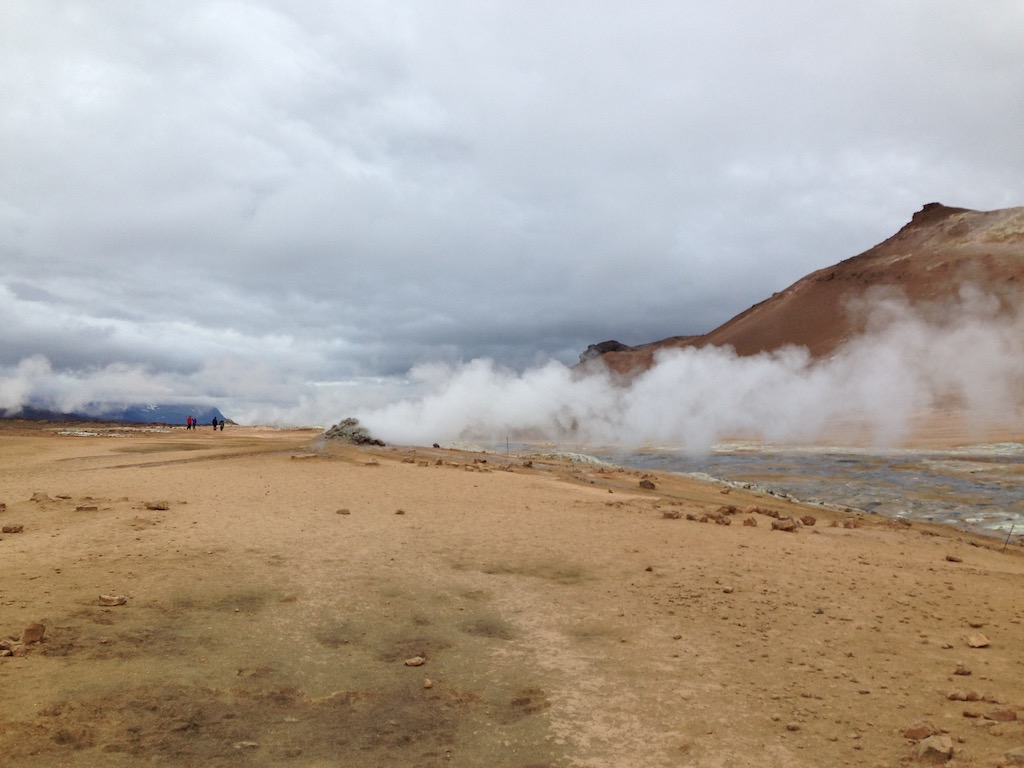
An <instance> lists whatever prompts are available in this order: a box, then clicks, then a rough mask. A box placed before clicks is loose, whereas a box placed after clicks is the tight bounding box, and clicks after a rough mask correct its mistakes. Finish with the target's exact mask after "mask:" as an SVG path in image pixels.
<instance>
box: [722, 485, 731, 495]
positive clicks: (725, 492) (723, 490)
mask: <svg viewBox="0 0 1024 768" xmlns="http://www.w3.org/2000/svg"><path fill="white" fill-rule="evenodd" d="M731 492H732V488H730V487H729V486H728V485H726V486H723V487H722V489H721V490H720V491H719V493H722V494H729V493H731Z"/></svg>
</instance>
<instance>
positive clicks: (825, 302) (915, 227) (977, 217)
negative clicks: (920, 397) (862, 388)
mask: <svg viewBox="0 0 1024 768" xmlns="http://www.w3.org/2000/svg"><path fill="white" fill-rule="evenodd" d="M967 285H971V286H974V287H976V288H978V289H979V290H980V291H982V292H983V293H985V294H988V295H991V296H994V297H996V298H997V299H998V300H999V302H1000V305H1001V307H1002V308H1003V309H1004V310H1006V311H1009V310H1012V309H1016V308H1019V307H1020V305H1021V303H1022V299H1024V207H1021V208H1006V209H1003V210H998V211H972V210H968V209H966V208H950V207H948V206H945V205H941V204H939V203H929V204H928V205H926V206H924V208H922V209H921V210H920V211H918V212H917V213H916V214H914V217H913V219H912V220H911V221H910V223H909V224H907V225H906V226H905V227H903V229H901V230H900V231H899V232H897V233H896V234H895V235H893V236H892V237H890V238H889V239H888V240H885V241H884V242H882V243H879V244H878V245H876V246H875V247H873V248H871V249H870V250H867V251H865V252H864V253H862V254H860V255H859V256H854V257H852V258H849V259H846V260H845V261H842V262H840V263H839V264H836V265H835V266H832V267H827V268H826V269H821V270H818V271H817V272H813V273H811V274H810V275H808V276H807V277H804V278H803V279H801V280H799V281H797V282H796V283H794V284H793V285H791V286H790V287H789V288H786V289H785V290H783V291H780V292H779V293H776V294H774V295H773V296H772V297H771V298H769V299H766V300H764V301H762V302H761V303H760V304H755V305H754V306H753V307H751V308H750V309H748V310H747V311H745V312H743V313H742V314H739V315H737V316H736V317H734V318H733V319H731V320H729V321H728V322H727V323H725V324H724V325H722V326H719V327H718V328H716V329H715V330H713V331H711V332H710V333H707V334H704V335H703V336H674V337H672V338H668V339H663V340H662V341H655V342H652V343H650V344H643V345H641V346H637V347H627V346H625V345H622V344H619V343H618V342H612V341H609V342H602V343H601V344H595V345H593V346H591V347H590V348H589V349H588V350H587V352H584V353H583V355H581V356H580V357H581V360H586V359H593V358H600V359H601V360H602V361H603V362H604V363H605V364H606V365H608V366H609V367H610V368H612V369H614V370H617V371H623V372H624V371H629V370H636V369H643V368H648V367H650V365H651V364H652V361H653V355H654V352H655V351H657V350H659V349H665V348H672V347H687V346H696V347H702V346H706V345H716V346H727V345H728V346H731V347H733V348H734V349H735V350H736V352H737V354H740V355H753V354H757V353H759V352H768V351H772V350H775V349H778V348H780V347H783V346H786V345H797V346H801V347H806V348H807V349H808V350H809V351H810V353H811V354H812V355H813V356H815V357H823V356H827V355H829V354H831V353H832V352H833V351H834V350H835V349H836V348H837V347H838V346H840V345H841V344H842V343H843V342H844V341H846V340H847V339H849V338H851V337H852V336H855V335H857V334H858V333H860V332H862V331H863V330H864V325H865V322H866V320H867V318H866V317H865V316H864V314H863V313H858V312H854V311H851V307H852V306H854V305H855V304H856V303H857V300H859V299H862V298H864V297H865V295H867V294H869V293H870V292H879V291H888V292H891V293H897V292H898V293H899V294H901V295H903V296H905V297H906V299H907V300H908V301H909V302H910V303H911V304H913V305H929V306H932V307H935V306H941V305H942V304H943V303H944V302H947V301H948V302H949V303H950V305H951V306H952V305H953V302H954V301H955V300H956V299H957V297H958V296H959V294H960V291H961V290H962V288H963V287H964V286H967Z"/></svg>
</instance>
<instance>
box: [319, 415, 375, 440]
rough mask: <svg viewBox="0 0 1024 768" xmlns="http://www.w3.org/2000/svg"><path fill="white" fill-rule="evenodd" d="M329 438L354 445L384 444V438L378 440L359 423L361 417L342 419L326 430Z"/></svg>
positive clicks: (325, 433) (325, 434)
mask: <svg viewBox="0 0 1024 768" xmlns="http://www.w3.org/2000/svg"><path fill="white" fill-rule="evenodd" d="M324 437H326V438H327V439H328V440H340V441H342V442H345V443H352V444H353V445H380V446H383V445H384V441H383V440H378V439H376V438H375V437H373V436H372V435H370V433H369V432H368V431H367V429H366V427H363V426H362V425H361V424H360V423H359V419H353V418H348V419H342V420H341V421H339V422H338V423H337V424H335V425H334V426H333V427H331V428H330V429H328V430H327V431H326V432H324Z"/></svg>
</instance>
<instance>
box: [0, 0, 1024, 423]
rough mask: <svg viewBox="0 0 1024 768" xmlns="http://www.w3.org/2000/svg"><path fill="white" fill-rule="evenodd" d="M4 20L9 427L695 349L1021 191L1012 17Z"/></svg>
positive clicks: (969, 11) (265, 405) (326, 14)
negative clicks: (681, 341)
mask: <svg viewBox="0 0 1024 768" xmlns="http://www.w3.org/2000/svg"><path fill="white" fill-rule="evenodd" d="M4 19H5V23H4V24H3V25H2V26H0V327H2V328H3V332H2V335H0V407H2V408H4V409H11V408H16V407H17V406H18V405H19V404H21V403H22V402H25V401H26V400H27V399H32V398H36V399H44V400H49V401H50V402H52V403H53V404H65V405H69V406H74V405H80V404H82V403H87V402H93V401H105V400H115V401H116V400H119V399H122V398H123V399H126V400H131V401H147V400H150V399H154V400H160V401H168V400H174V401H186V402H188V401H195V402H204V403H206V402H211V403H213V404H215V405H217V406H218V407H220V408H221V410H223V411H224V412H225V413H226V414H228V415H229V416H231V417H233V418H236V419H238V420H240V421H244V422H250V423H251V422H287V423H305V424H329V423H333V422H335V421H337V420H338V419H339V418H340V417H342V416H344V415H348V414H349V413H351V412H354V411H357V410H359V411H362V412H370V411H373V412H376V411H375V409H377V408H386V407H388V405H389V404H392V403H394V402H395V401H396V399H398V398H401V397H402V396H403V395H407V396H416V395H419V394H420V393H422V392H424V391H432V390H431V389H430V387H431V384H430V382H427V381H424V380H422V378H421V377H422V375H423V371H425V370H440V368H438V366H442V367H444V366H447V367H448V370H451V371H463V372H465V371H469V370H474V369H476V368H481V369H485V370H504V369H508V370H509V371H511V372H512V374H511V375H512V377H513V378H512V380H513V381H515V380H519V381H523V380H528V379H529V377H531V376H540V375H542V374H541V372H548V373H545V374H543V375H546V376H552V375H554V374H551V373H550V371H554V370H559V366H560V365H561V364H567V363H573V362H575V360H576V355H577V354H578V353H579V352H580V351H581V350H582V349H584V348H585V347H586V346H587V345H588V344H590V343H593V342H596V341H601V340H603V339H606V338H612V337H614V338H618V339H620V340H622V341H624V342H627V343H640V342H644V341H651V340H654V339H658V338H663V337H665V336H669V335H675V334H683V333H699V332H703V331H707V330H710V329H711V328H712V327H714V326H716V325H718V324H720V323H721V322H723V321H725V320H726V319H728V318H729V317H731V316H733V315H734V314H736V313H737V312H740V311H742V310H743V309H745V308H746V307H748V306H749V305H751V304H753V303H755V302H756V301H759V300H761V299H762V298H765V297H766V296H768V295H770V294H771V293H772V292H773V291H777V290H780V289H782V288H784V287H785V286H787V285H789V284H790V283H792V282H793V281H795V280H796V279H798V278H799V277H801V276H803V275H804V274H806V273H808V272H810V271H812V270H814V269H817V268H819V267H823V266H826V265H828V264H830V263H833V262H836V261H838V260H840V259H842V258H845V257H847V256H851V255H853V254H855V253H858V252H860V251H862V250H864V249H865V248H867V247H869V246H871V245H873V244H874V243H876V242H878V241H880V240H881V239H883V238H885V237H887V236H889V235H890V234H892V233H893V232H895V231H896V230H897V229H898V228H899V227H900V226H901V225H902V224H903V223H905V222H906V221H907V220H908V219H909V217H910V215H911V214H912V213H913V212H914V211H915V210H917V209H918V208H920V206H921V204H923V203H925V202H928V201H932V200H941V201H943V202H946V203H949V204H953V205H964V206H968V207H972V208H980V209H989V208H1000V207H1006V206H1010V205H1019V204H1020V203H1021V200H1020V198H1019V194H1020V193H1019V190H1020V187H1021V183H1020V182H1021V178H1022V171H1024V145H1022V144H1021V142H1020V140H1019V137H1020V131H1021V127H1022V125H1024V45H1022V43H1024V39H1022V38H1024V32H1022V30H1024V7H1022V6H1021V5H1020V4H1019V3H1016V2H984V3H981V4H963V3H925V2H911V1H910V0H898V1H897V2H886V3H882V2H867V3H860V4H857V5H856V6H855V7H847V6H842V7H840V6H835V5H832V4H828V3H814V2H781V3H775V4H772V5H771V6H770V7H769V6H764V5H763V4H759V3H754V2H724V3H715V4H713V5H712V4H707V3H697V2H664V3H661V2H650V3H642V4H639V5H637V6H631V7H630V8H629V9H628V10H626V9H625V7H624V6H622V5H621V4H617V3H602V2H598V3H591V2H588V3H583V2H569V3H558V4H550V3H514V4H513V3H468V2H467V3H459V2H429V1H428V2H422V3H415V4H398V3H386V2H385V3H372V4H371V3H354V2H348V3H343V2H336V3H330V2H328V3H311V2H291V3H283V2H281V3H276V2H250V3H243V2H197V3H190V4H188V6H187V7H184V8H171V7H170V6H167V5H166V4H161V3H154V2H132V3H129V2H110V3H103V4H94V5H93V4H89V5H86V4H63V3H18V2H9V3H5V4H4ZM477 359H487V360H491V361H493V363H494V366H495V368H493V369H492V368H490V365H489V364H487V363H483V362H480V363H470V361H473V360H477ZM467 363H469V365H468V366H467V367H463V365H464V364H467ZM548 363H556V364H559V365H548ZM416 366H419V367H416ZM561 367H562V368H564V366H561ZM410 372H412V373H410ZM677 372H678V371H677ZM453 375H455V376H456V378H457V377H458V375H466V374H453ZM561 375H568V374H567V373H563V374H561ZM467 397H468V395H467ZM619 405H620V406H621V405H622V404H621V403H620V404H619ZM396 407H397V406H396ZM698 442H699V441H698Z"/></svg>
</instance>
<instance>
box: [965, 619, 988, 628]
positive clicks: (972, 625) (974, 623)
mask: <svg viewBox="0 0 1024 768" xmlns="http://www.w3.org/2000/svg"><path fill="white" fill-rule="evenodd" d="M967 626H968V627H970V628H971V629H981V628H982V627H984V626H985V622H984V621H968V622H967Z"/></svg>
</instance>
